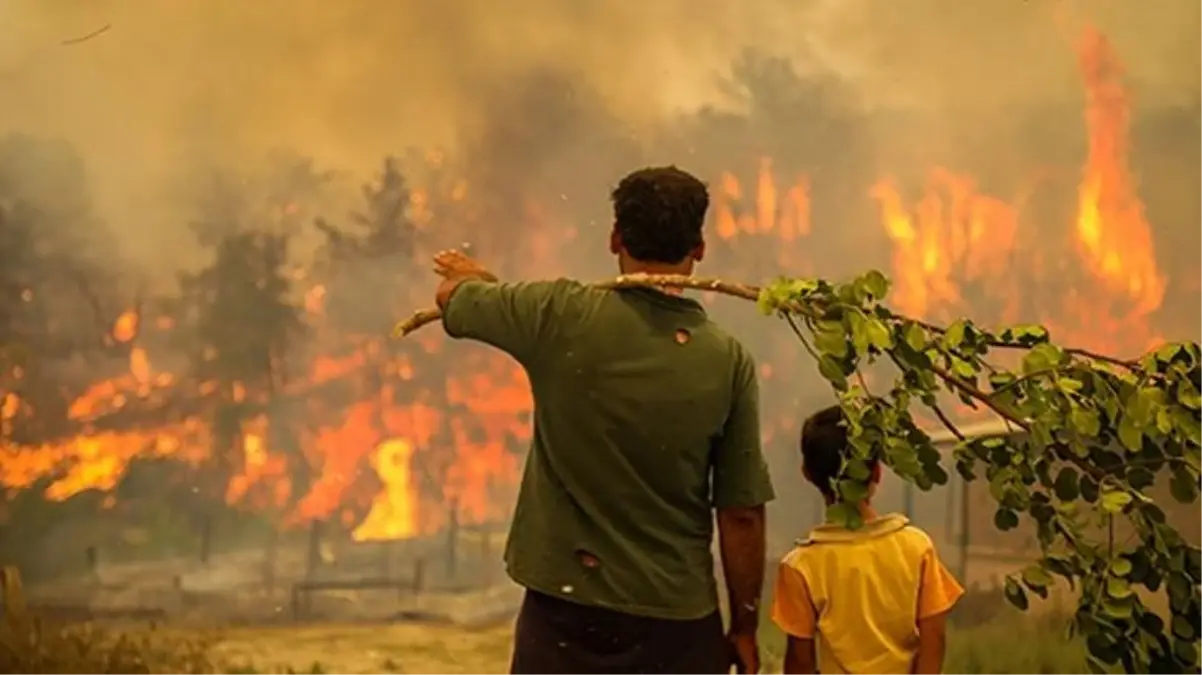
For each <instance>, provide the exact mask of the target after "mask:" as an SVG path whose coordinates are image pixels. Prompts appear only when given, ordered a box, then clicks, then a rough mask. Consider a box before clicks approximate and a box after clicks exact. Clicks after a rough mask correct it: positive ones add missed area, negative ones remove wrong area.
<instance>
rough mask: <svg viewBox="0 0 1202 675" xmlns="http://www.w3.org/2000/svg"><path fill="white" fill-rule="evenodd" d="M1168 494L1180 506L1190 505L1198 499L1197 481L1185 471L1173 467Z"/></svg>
mask: <svg viewBox="0 0 1202 675" xmlns="http://www.w3.org/2000/svg"><path fill="white" fill-rule="evenodd" d="M1169 492H1170V493H1171V494H1172V495H1173V499H1176V500H1177V501H1179V502H1181V503H1182V504H1192V503H1193V502H1194V501H1196V500H1197V499H1198V479H1196V478H1194V477H1193V476H1192V475H1190V472H1189V471H1188V470H1187V469H1185V468H1183V467H1175V468H1174V469H1173V477H1172V478H1170V479H1169Z"/></svg>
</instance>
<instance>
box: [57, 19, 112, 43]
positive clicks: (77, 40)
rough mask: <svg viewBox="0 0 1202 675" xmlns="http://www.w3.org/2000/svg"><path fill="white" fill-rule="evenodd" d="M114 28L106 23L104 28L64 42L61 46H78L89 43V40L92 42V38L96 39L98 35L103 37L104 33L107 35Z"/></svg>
mask: <svg viewBox="0 0 1202 675" xmlns="http://www.w3.org/2000/svg"><path fill="white" fill-rule="evenodd" d="M112 27H113V26H112V24H107V23H106V24H104V25H103V26H101V27H100V28H97V29H96V30H94V31H92V32H91V33H88V34H87V35H81V36H79V37H74V38H71V39H69V40H63V41H62V42H60V43H59V44H61V45H64V46H66V45H77V44H79V43H81V42H87V41H88V40H91V39H92V38H94V37H96V36H97V35H102V34H104V33H107V32H108V30H109V29H110V28H112Z"/></svg>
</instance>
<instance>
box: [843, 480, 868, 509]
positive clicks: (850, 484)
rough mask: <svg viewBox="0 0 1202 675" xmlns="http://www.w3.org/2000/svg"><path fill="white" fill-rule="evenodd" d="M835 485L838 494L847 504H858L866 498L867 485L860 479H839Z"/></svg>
mask: <svg viewBox="0 0 1202 675" xmlns="http://www.w3.org/2000/svg"><path fill="white" fill-rule="evenodd" d="M837 487H838V490H839V496H840V497H841V498H842V499H843V501H845V502H848V503H849V504H858V503H860V502H862V501H864V500H865V499H867V498H868V485H867V484H866V483H863V482H861V481H855V480H841V481H839V482H838V484H837Z"/></svg>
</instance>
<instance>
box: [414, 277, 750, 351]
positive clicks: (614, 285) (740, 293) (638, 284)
mask: <svg viewBox="0 0 1202 675" xmlns="http://www.w3.org/2000/svg"><path fill="white" fill-rule="evenodd" d="M591 285H592V286H593V287H594V288H608V289H622V288H686V289H690V290H695V291H711V292H714V293H719V294H721V295H729V296H731V297H735V298H742V299H744V300H752V301H754V300H758V299H759V297H760V288H759V286H751V285H748V284H740V283H733V282H729V281H723V280H721V279H707V278H702V277H690V276H686V275H683V274H624V275H622V276H620V277H617V278H616V279H610V280H608V281H601V282H597V283H595V284H591ZM441 319H442V310H439V309H436V308H432V309H422V310H418V311H416V312H414V313H413V316H410V317H409V318H408V319H405V320H404V321H401V322H400V323H398V324H396V326H394V327H393V329H392V337H393V338H394V339H400V338H403V337H405V336H406V335H409V334H410V333H412V332H413V331H415V330H417V329H418V328H421V327H422V326H425V325H427V324H431V323H434V322H436V321H439V320H441Z"/></svg>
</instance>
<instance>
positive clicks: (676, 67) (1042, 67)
mask: <svg viewBox="0 0 1202 675" xmlns="http://www.w3.org/2000/svg"><path fill="white" fill-rule="evenodd" d="M1199 11H1200V10H1199V5H1198V4H1197V3H1196V2H1190V1H1189V0H1173V1H1171V2H1164V3H1158V4H1157V7H1156V11H1154V12H1153V11H1147V9H1146V8H1144V9H1141V6H1140V5H1139V4H1138V3H1131V2H1128V1H1125V0H1090V1H1088V2H1086V1H1084V0H1080V1H1077V2H1050V1H1047V2H1044V1H1040V2H1035V1H1028V2H1024V1H1023V0H979V1H978V2H971V3H968V2H958V1H957V0H918V1H916V2H906V3H883V2H874V1H873V0H844V1H840V2H834V1H831V0H813V1H810V2H789V1H787V0H751V1H748V2H740V3H712V4H709V5H699V4H697V3H695V2H691V1H689V0H660V1H659V2H650V3H647V2H644V3H634V2H630V3H622V2H611V1H608V0H576V1H574V2H559V1H556V0H521V1H517V2H494V1H491V0H460V1H458V2H444V1H439V0H408V1H405V2H378V1H375V0H341V1H340V2H328V1H322V0H256V1H255V2H224V1H223V2H213V1H212V0H175V1H174V2H150V3H148V2H140V1H138V0H93V1H92V2H87V3H80V2H73V1H69V0H5V1H4V2H3V3H0V87H3V91H4V95H5V102H6V104H5V105H4V106H2V107H0V129H9V130H19V131H22V132H26V133H32V134H38V135H48V136H58V137H62V138H64V139H65V140H67V141H68V142H70V143H72V144H74V145H75V146H76V147H77V148H78V150H79V152H80V154H81V155H82V157H83V158H84V160H85V162H86V163H87V166H88V169H89V178H90V181H91V184H92V186H93V191H94V193H95V197H96V200H97V203H98V204H99V206H100V209H101V212H102V215H103V216H104V218H105V219H106V220H107V221H108V222H109V223H110V224H111V225H112V226H113V227H114V228H116V229H117V230H118V232H119V233H120V234H121V235H123V236H122V239H123V240H124V241H125V243H126V244H127V248H130V247H132V250H133V253H134V254H135V255H136V256H137V257H140V258H145V259H150V258H152V257H155V258H157V257H161V255H162V249H163V248H164V247H172V246H178V247H182V246H185V245H187V243H188V242H189V238H188V236H187V235H186V234H181V233H180V230H181V229H182V228H180V227H177V226H176V225H174V224H173V222H174V221H178V220H179V219H180V218H181V216H180V206H179V204H178V203H176V202H178V195H179V191H178V186H177V184H176V183H178V181H179V180H180V178H181V177H183V176H188V175H190V172H192V171H194V170H195V169H196V168H197V167H203V166H206V165H208V164H212V163H217V164H223V165H249V164H251V163H253V162H255V161H258V160H259V159H260V158H261V157H262V155H263V153H264V151H265V150H267V149H271V148H280V147H282V148H288V149H291V150H294V151H295V152H298V153H300V154H303V155H307V156H312V157H315V158H317V160H318V162H319V163H321V164H323V165H326V166H332V167H337V168H340V169H347V170H350V171H352V172H354V174H355V176H356V177H357V178H358V177H363V176H364V175H365V174H366V173H367V171H368V170H370V169H371V168H372V167H374V166H375V165H376V164H377V163H378V160H379V158H380V157H381V156H382V155H383V154H385V153H387V152H393V151H399V150H403V149H405V148H406V147H409V146H422V147H429V146H432V145H439V146H446V147H450V148H452V149H453V148H456V147H457V146H460V145H464V144H470V143H481V142H483V141H480V137H481V136H482V135H483V134H486V133H493V132H498V131H500V132H512V131H514V130H515V129H521V128H525V129H527V130H536V129H537V126H536V125H537V123H538V121H539V120H538V119H536V118H532V117H531V116H530V115H529V110H528V108H526V107H522V106H506V105H497V101H498V100H499V98H498V97H500V100H502V102H503V100H504V97H505V95H506V90H507V88H512V87H517V86H518V85H517V83H519V82H524V81H528V79H529V78H530V77H531V73H532V72H548V73H551V75H549V76H551V77H555V76H558V77H566V78H568V79H569V80H570V82H571V84H572V88H574V89H575V90H576V91H578V92H583V93H584V94H586V95H587V97H591V98H589V105H590V106H592V107H595V108H598V110H596V111H595V112H592V113H590V114H591V115H592V116H593V117H592V118H584V119H582V120H581V123H579V124H568V125H563V126H562V128H563V129H565V130H567V131H569V132H570V130H571V129H580V130H584V131H587V132H588V133H589V134H592V133H593V132H592V131H591V130H589V129H588V125H589V124H593V123H594V122H596V121H597V120H608V119H616V120H620V121H621V123H622V124H623V125H624V128H625V131H623V133H626V134H627V135H628V136H629V137H630V138H631V139H632V141H644V140H645V139H643V138H640V137H639V135H640V133H642V132H643V131H645V130H647V129H649V128H651V127H652V126H653V125H655V124H657V123H659V122H661V121H662V119H663V118H664V116H665V115H666V114H667V113H669V112H671V111H674V110H677V109H680V108H690V107H696V106H697V105H699V104H703V103H707V102H714V101H718V100H720V88H719V87H718V86H717V78H716V75H717V73H719V72H720V71H722V70H723V69H726V68H728V66H729V64H730V63H731V60H732V58H733V57H734V56H735V55H736V54H738V53H739V52H741V51H742V50H743V49H744V48H746V47H748V46H752V47H755V48H758V49H759V50H761V51H762V52H764V53H767V54H779V55H783V56H796V55H807V56H808V57H811V58H812V57H813V55H814V54H819V55H821V56H822V59H823V60H824V61H825V63H824V64H823V67H825V68H831V69H834V70H835V71H836V72H838V73H840V75H841V76H842V77H844V78H846V80H847V81H848V82H849V83H850V84H852V85H854V86H855V88H856V90H857V92H858V94H859V98H860V100H861V101H862V102H863V103H865V104H867V105H869V106H874V105H877V104H884V103H896V102H906V103H911V104H917V105H918V106H919V107H920V108H922V109H924V110H925V111H927V113H928V114H929V117H930V118H931V119H933V120H935V121H936V122H937V123H936V124H932V125H930V126H929V127H928V128H933V129H936V130H938V133H933V134H932V137H930V138H924V139H921V140H920V141H915V140H914V139H913V138H910V141H911V143H916V144H920V145H922V147H924V148H927V149H933V150H938V149H939V148H940V147H941V146H947V145H955V146H957V147H959V146H962V145H964V144H965V143H966V141H965V135H966V134H967V135H972V134H981V130H982V129H989V130H991V132H990V133H993V134H997V133H999V129H1002V130H1003V133H1004V129H1005V128H1006V127H1008V126H1013V125H1014V122H1013V120H1014V119H1015V118H1016V117H1017V116H1016V114H1015V111H1018V110H1022V109H1030V108H1036V107H1039V106H1041V105H1044V104H1047V103H1049V102H1054V101H1059V100H1063V99H1065V98H1071V97H1079V96H1080V87H1079V84H1078V81H1077V76H1076V74H1075V72H1074V66H1075V63H1074V58H1073V54H1072V46H1073V42H1074V40H1075V39H1076V37H1077V35H1078V30H1079V28H1080V25H1081V24H1082V23H1083V22H1084V21H1087V20H1088V21H1091V22H1095V23H1097V25H1098V26H1099V27H1100V28H1101V29H1102V30H1103V31H1104V32H1105V33H1107V34H1108V35H1109V36H1110V37H1112V39H1113V40H1114V41H1115V43H1116V45H1117V47H1118V48H1119V50H1120V53H1121V54H1123V58H1124V59H1125V60H1126V62H1127V63H1128V64H1129V67H1130V70H1131V72H1132V76H1133V78H1134V79H1135V80H1137V81H1138V82H1139V83H1140V84H1141V85H1142V88H1141V91H1140V95H1141V97H1142V98H1141V102H1143V103H1145V104H1150V105H1165V104H1178V103H1180V102H1182V101H1196V98H1197V95H1198V78H1199V74H1198V68H1199V66H1198V60H1197V59H1196V58H1194V55H1196V54H1197V52H1198V32H1197V26H1198V19H1199ZM105 25H109V26H111V28H110V29H109V30H107V31H106V32H104V33H103V34H100V35H98V36H96V37H94V38H92V39H89V40H86V41H83V42H80V43H77V44H70V45H63V44H61V43H62V42H63V41H64V40H68V39H70V38H74V37H77V36H81V35H86V34H88V33H90V32H91V31H94V30H96V29H97V28H99V27H101V26H105ZM813 66H814V64H813V63H809V64H802V67H803V69H804V68H806V67H813ZM511 83H513V84H511ZM505 115H516V117H513V118H510V119H499V117H504V116H505ZM802 124H803V122H802V121H799V122H798V125H799V127H800V126H801V125H802ZM788 133H789V130H788V129H778V130H774V134H775V135H776V136H777V137H780V138H782V140H787V139H784V136H787V135H788ZM892 135H894V134H891V133H890V130H888V129H885V130H882V131H881V133H879V134H878V136H879V138H878V141H877V143H878V145H879V150H880V152H881V153H882V154H888V150H889V148H890V146H891V136H892ZM522 138H528V139H529V140H528V141H527V142H526V145H527V146H528V149H529V152H530V154H533V155H539V156H542V157H547V156H548V155H549V154H555V153H557V152H559V151H560V150H562V151H563V158H564V159H560V160H556V161H554V162H551V163H552V164H556V165H557V166H558V167H560V168H562V167H563V165H564V163H565V162H567V161H568V160H570V161H571V162H573V163H576V162H579V163H582V164H586V165H587V164H589V163H590V162H591V163H592V165H595V164H596V159H597V157H596V153H593V156H591V157H589V156H584V155H585V154H586V153H583V152H581V151H580V148H579V147H577V146H576V145H575V144H574V141H576V140H577V137H575V136H572V135H571V134H570V133H568V134H567V135H564V134H560V135H559V136H558V137H556V138H554V139H553V143H554V145H552V144H551V143H552V139H542V138H539V137H538V136H537V134H533V133H530V134H528V135H527V136H526V137H523V136H522V135H521V134H520V133H519V134H517V135H515V136H514V137H513V139H511V140H510V144H511V146H512V147H510V148H508V149H507V150H506V152H501V153H499V154H500V155H505V154H508V155H511V156H512V159H513V162H514V164H513V167H512V168H513V170H515V171H519V170H522V169H524V168H529V167H530V165H531V162H530V161H529V160H528V157H527V155H526V153H525V151H524V150H523V148H522V147H517V146H513V145H512V144H513V143H514V142H515V140H517V139H522ZM715 142H719V139H715ZM602 150H604V148H602ZM978 151H979V149H978V148H974V152H978ZM622 152H623V154H622V157H623V158H625V157H627V156H629V155H628V154H626V150H625V149H623V151H622ZM493 154H494V155H495V154H497V153H495V152H494V153H493ZM548 161H551V160H550V159H548ZM569 168H570V167H569ZM594 173H598V172H597V171H592V172H589V173H588V175H587V176H586V178H587V179H588V180H596V179H598V178H600V177H599V176H595V175H593V174H594ZM582 178H585V177H582ZM169 187H170V188H171V189H168V188H169ZM595 188H596V189H597V191H598V192H601V191H602V190H603V186H600V185H598V186H595Z"/></svg>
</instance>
